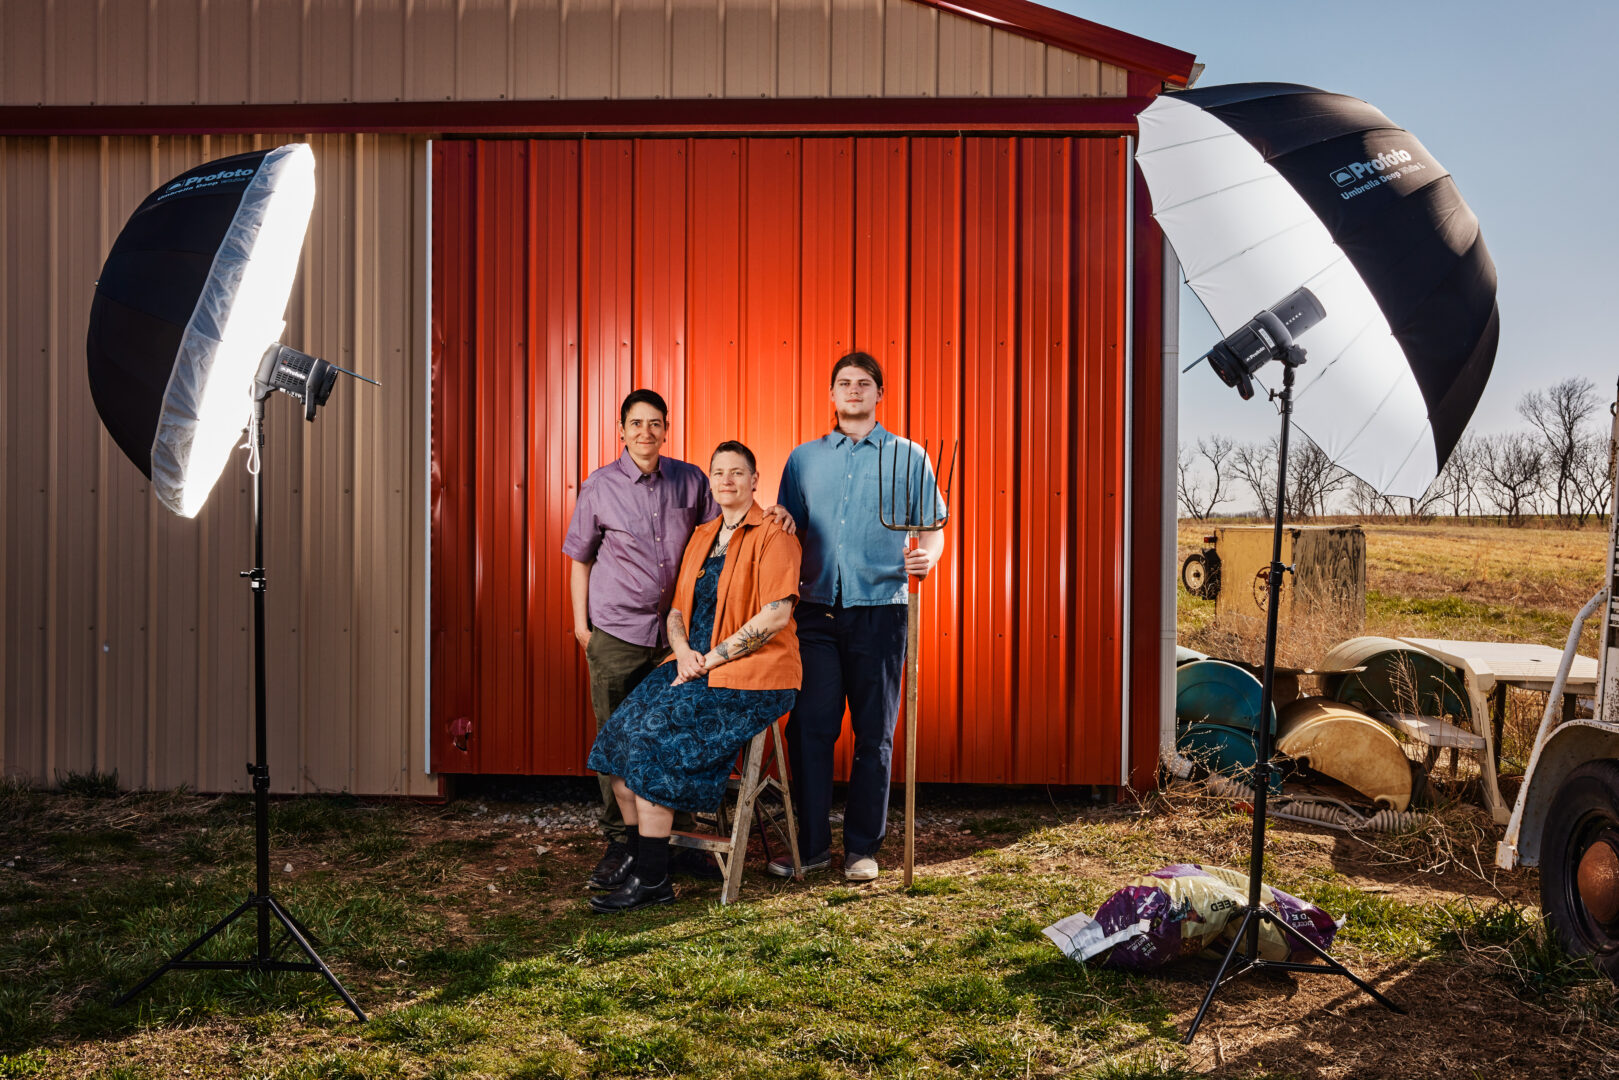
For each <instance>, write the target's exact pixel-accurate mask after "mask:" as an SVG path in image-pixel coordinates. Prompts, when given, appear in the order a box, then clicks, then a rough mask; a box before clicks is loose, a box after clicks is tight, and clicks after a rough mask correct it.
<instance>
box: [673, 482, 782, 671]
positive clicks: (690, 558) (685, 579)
mask: <svg viewBox="0 0 1619 1080" xmlns="http://www.w3.org/2000/svg"><path fill="white" fill-rule="evenodd" d="M724 520H725V519H724V517H723V515H722V516H721V517H717V518H715V519H714V520H713V521H710V522H707V523H705V524H702V525H699V526H697V528H696V530H695V531H693V532H692V534H691V540H690V541H688V542H687V544H686V553H685V555H683V556H682V557H681V560H680V577H679V579H678V580H677V581H676V582H675V602H674V606H675V609H676V610H678V611H679V612H680V613H681V614H683V615H684V616H685V617H686V623H687V625H688V626H689V625H690V624H691V608H692V594H693V592H694V591H695V590H696V588H697V574H698V572H699V571H701V570H702V568H703V561H704V560H705V559H706V558H707V557H708V549H709V548H711V547H713V546H714V537H715V536H716V535H717V534H718V533H719V531H720V526H721V524H723V522H724ZM801 556H802V550H801V549H800V547H799V545H798V538H797V537H796V536H793V535H792V534H791V533H788V532H785V531H783V529H782V527H781V526H780V525H777V524H776V523H775V522H774V521H766V520H765V516H764V511H762V510H760V509H759V504H758V503H754V504H753V506H752V507H750V508H749V510H748V516H747V517H745V518H744V519H743V520H742V524H741V525H739V526H738V527H737V535H736V536H734V537H732V538H731V544H730V546H729V547H728V548H726V550H725V562H724V564H723V566H722V569H721V570H720V586H719V596H718V597H717V598H716V600H715V607H714V640H713V641H712V642H711V643H710V645H711V647H712V645H717V644H719V643H720V642H722V641H724V640H726V639H727V638H729V637H730V636H731V635H732V634H734V633H736V632H737V631H738V630H740V629H741V628H742V624H743V623H745V622H747V621H748V620H749V619H751V618H753V616H754V615H756V614H758V612H759V609H760V608H762V607H764V606H765V605H766V604H768V603H770V602H771V601H772V600H787V601H789V602H791V603H797V601H798V566H799V561H800V558H801ZM803 682H804V668H803V665H802V663H801V662H800V661H799V658H798V627H797V624H796V623H795V622H794V621H793V620H791V619H789V620H788V621H787V625H786V626H784V627H782V628H781V630H780V631H779V632H778V633H777V634H776V636H775V637H773V638H771V639H770V640H769V641H767V642H765V644H764V646H763V647H762V648H760V649H759V651H758V652H751V653H748V654H747V655H746V656H742V657H739V658H737V659H735V660H732V661H730V662H728V663H725V664H721V665H720V666H718V667H716V668H715V669H714V670H713V671H711V672H709V673H708V685H710V686H715V687H725V688H728V689H733V690H797V689H799V688H800V687H801V686H802V685H803Z"/></svg>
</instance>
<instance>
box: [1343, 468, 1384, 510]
mask: <svg viewBox="0 0 1619 1080" xmlns="http://www.w3.org/2000/svg"><path fill="white" fill-rule="evenodd" d="M1345 498H1346V499H1347V500H1348V503H1349V512H1350V513H1351V514H1355V515H1358V516H1360V517H1369V518H1375V517H1387V516H1389V515H1390V514H1393V513H1394V505H1393V503H1391V502H1390V501H1389V497H1388V496H1387V495H1380V494H1378V491H1377V489H1376V488H1374V487H1373V486H1372V485H1370V484H1368V483H1367V482H1366V481H1364V480H1362V479H1361V478H1360V477H1358V476H1356V477H1353V478H1351V479H1350V481H1349V487H1348V489H1347V491H1346V494H1345Z"/></svg>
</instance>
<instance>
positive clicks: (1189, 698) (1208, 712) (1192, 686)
mask: <svg viewBox="0 0 1619 1080" xmlns="http://www.w3.org/2000/svg"><path fill="white" fill-rule="evenodd" d="M1262 693H1263V688H1262V687H1261V686H1260V685H1259V680H1258V679H1256V678H1254V677H1253V675H1252V674H1250V673H1249V672H1248V671H1247V670H1246V669H1244V668H1240V667H1238V666H1237V665H1235V664H1228V663H1226V662H1225V661H1223V660H1193V661H1192V662H1191V663H1188V664H1182V665H1181V666H1180V667H1178V668H1176V669H1175V726H1176V728H1177V729H1180V730H1185V729H1186V728H1187V727H1188V726H1189V725H1191V724H1219V725H1221V726H1224V727H1228V728H1235V729H1236V730H1238V731H1246V732H1248V733H1249V734H1250V735H1254V734H1258V732H1259V705H1260V698H1261V697H1262ZM1270 729H1271V731H1273V732H1274V731H1275V730H1276V708H1275V706H1274V705H1273V706H1271V710H1270ZM1251 756H1252V755H1251V754H1250V757H1251Z"/></svg>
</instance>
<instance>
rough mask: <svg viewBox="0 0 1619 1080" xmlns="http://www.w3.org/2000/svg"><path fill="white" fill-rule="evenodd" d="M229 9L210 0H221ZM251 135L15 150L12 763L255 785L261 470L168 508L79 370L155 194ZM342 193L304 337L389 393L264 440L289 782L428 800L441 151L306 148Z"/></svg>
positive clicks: (297, 317) (312, 240)
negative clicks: (434, 290)
mask: <svg viewBox="0 0 1619 1080" xmlns="http://www.w3.org/2000/svg"><path fill="white" fill-rule="evenodd" d="M210 10H213V9H210ZM294 138H296V137H295V136H286V135H282V136H276V135H266V136H259V137H256V138H235V137H232V138H208V137H199V138H185V139H167V138H164V139H157V138H119V139H113V138H107V139H97V138H77V139H66V138H64V139H0V252H3V254H0V259H3V260H4V262H3V263H0V267H3V271H4V272H3V275H0V327H3V328H4V329H3V330H0V403H3V410H4V411H3V414H0V421H3V424H4V429H3V433H0V440H3V442H0V449H3V452H4V468H3V469H0V510H3V513H4V521H3V524H0V773H4V774H6V775H18V774H21V775H27V776H31V777H34V778H36V779H39V780H43V781H47V782H48V781H51V780H54V779H55V778H56V777H57V776H59V775H61V774H65V773H67V772H69V771H79V772H86V771H89V770H92V769H96V770H102V771H111V770H113V769H116V770H117V771H118V773H119V776H120V778H121V780H122V781H123V782H124V783H125V784H126V785H128V786H132V787H146V788H168V787H174V786H176V785H178V784H188V785H191V786H193V787H197V788H200V789H203V790H217V791H243V790H246V788H247V783H246V780H247V775H246V772H245V770H244V769H243V763H244V762H245V761H246V760H247V759H248V757H249V756H250V748H249V741H250V740H249V737H250V732H251V727H252V716H251V707H252V702H251V696H250V691H251V674H252V663H251V598H250V595H249V593H248V590H247V589H246V587H245V586H244V585H243V583H242V582H241V579H240V578H239V577H238V576H237V575H238V572H239V571H240V570H242V569H244V568H245V567H246V566H247V565H248V562H249V561H250V558H251V539H252V538H251V532H250V517H249V514H250V501H249V495H250V491H249V479H250V478H249V477H248V475H247V473H246V470H245V468H244V467H243V464H242V462H241V461H240V459H238V460H237V461H235V462H233V463H232V464H231V465H230V466H229V467H228V468H227V470H226V472H225V474H224V475H223V476H222V477H221V478H220V481H219V484H218V485H217V486H216V488H215V490H214V493H213V495H212V497H211V498H210V499H209V502H208V504H207V506H206V507H205V508H204V510H203V512H202V513H201V514H200V515H199V516H198V518H197V520H195V521H185V520H183V519H181V518H178V517H175V516H174V515H172V514H169V513H168V512H166V511H163V510H161V509H160V508H159V507H157V506H156V504H155V503H154V502H153V500H152V497H151V494H150V492H149V491H148V483H147V481H146V479H145V478H144V477H142V476H141V475H140V473H139V472H138V471H137V470H136V469H135V468H134V466H133V465H131V464H130V463H129V462H128V461H127V460H126V459H125V458H124V457H123V455H122V454H121V453H120V452H119V451H118V450H117V448H116V447H115V446H114V445H113V443H112V441H111V440H110V439H109V438H108V437H107V435H106V434H105V432H104V431H103V430H102V427H101V424H100V420H99V418H98V417H97V415H96V412H95V407H94V405H93V403H92V402H91V399H90V395H89V387H88V385H87V383H86V380H85V376H84V371H85V361H84V337H85V327H86V325H87V321H88V317H89V306H90V300H91V297H92V293H93V282H94V280H95V277H96V274H97V273H98V271H99V270H100V267H101V263H102V260H103V259H104V257H105V253H106V251H107V249H108V248H109V247H110V246H111V243H112V241H113V239H114V238H115V237H116V236H117V234H118V231H119V230H120V229H121V228H122V226H123V223H124V221H126V220H127V218H128V216H129V214H130V212H131V211H133V209H134V208H135V206H136V205H137V204H138V203H139V202H140V201H141V199H143V198H145V196H146V195H147V194H148V193H149V192H150V191H151V190H152V189H153V188H155V187H156V186H157V185H158V184H159V183H161V182H162V181H163V180H165V179H167V178H169V177H171V176H173V175H175V174H177V173H179V172H182V171H184V170H185V169H187V168H189V167H191V166H192V165H195V164H197V163H199V162H202V161H206V160H209V159H212V158H216V157H222V156H225V155H227V154H231V153H237V152H240V151H242V150H246V149H250V148H252V147H253V146H255V145H276V144H279V143H283V142H288V141H292V140H293V139H294ZM311 142H312V145H313V147H314V149H315V154H316V160H317V176H318V178H319V184H320V194H319V197H318V199H317V202H316V209H315V216H314V220H313V222H312V223H311V226H310V235H309V240H308V242H307V244H306V246H305V257H304V265H303V272H302V274H301V275H300V279H299V283H298V284H297V285H296V286H295V288H294V293H293V298H292V303H291V305H290V306H289V310H288V325H287V333H286V336H285V340H286V341H287V342H288V343H289V344H293V345H296V346H298V347H300V348H303V349H306V350H307V351H309V352H312V353H315V354H316V355H321V356H325V357H326V358H328V359H330V360H332V361H333V362H335V363H339V364H342V365H343V366H345V367H351V368H356V369H358V370H361V371H364V372H366V373H368V374H372V375H374V376H376V377H378V378H380V379H381V380H382V381H383V383H384V386H383V388H382V389H381V390H375V389H372V388H369V387H364V386H359V385H356V384H353V383H349V382H345V383H344V385H343V386H342V387H341V388H340V389H339V390H338V392H337V393H336V394H335V395H334V396H333V399H332V402H331V404H330V405H328V406H327V407H326V409H324V410H323V411H322V413H321V416H320V418H319V421H318V422H317V423H315V424H313V425H308V424H305V423H304V422H303V418H302V413H301V410H300V409H298V408H297V407H296V406H295V405H294V404H293V403H292V402H291V401H290V399H279V400H276V401H275V402H274V403H273V404H272V405H271V407H270V409H269V422H268V424H267V430H266V441H267V449H266V460H265V467H266V469H267V474H266V480H267V484H266V531H265V547H266V568H267V572H268V578H269V588H268V590H267V593H266V599H267V615H268V621H269V629H268V633H267V636H266V641H267V646H268V656H269V666H270V678H269V682H268V694H269V704H270V738H271V754H270V765H271V775H272V778H273V780H274V783H275V790H277V791H312V790H326V791H336V790H348V791H355V792H361V793H367V794H433V793H436V791H437V782H436V780H434V779H433V778H431V777H428V776H426V775H425V774H424V773H423V769H424V762H423V746H422V728H421V725H422V717H423V715H424V710H425V702H424V700H423V686H422V682H423V677H424V676H423V671H424V663H423V659H422V658H423V656H424V649H425V644H424V643H425V631H424V610H423V604H424V595H423V590H422V588H421V583H422V581H423V580H424V560H425V552H424V551H423V544H422V539H421V538H422V537H423V535H424V533H425V528H426V526H425V522H424V520H423V513H424V511H423V507H422V498H421V493H422V491H423V487H424V477H423V465H422V459H423V450H422V446H421V444H420V441H419V439H420V437H421V436H418V435H417V434H416V433H418V432H425V431H426V412H425V402H424V401H423V400H422V396H423V395H422V390H421V386H422V376H421V372H422V371H423V370H424V365H425V355H424V354H425V332H424V330H423V321H424V318H425V312H424V311H423V310H422V306H421V304H422V300H421V299H420V298H422V297H424V296H425V295H426V277H425V275H426V269H425V267H426V258H427V251H426V238H425V234H424V233H423V232H422V231H421V227H422V226H423V225H425V222H426V202H425V194H424V192H423V190H422V187H423V184H424V178H425V175H426V174H425V169H426V157H425V144H424V143H422V142H421V141H420V140H413V139H409V138H406V137H403V136H386V137H371V136H322V137H317V138H315V139H313V140H311Z"/></svg>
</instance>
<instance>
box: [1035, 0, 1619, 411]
mask: <svg viewBox="0 0 1619 1080" xmlns="http://www.w3.org/2000/svg"><path fill="white" fill-rule="evenodd" d="M1045 2H1047V3H1048V5H1049V6H1051V7H1056V8H1059V9H1061V10H1064V11H1069V12H1072V13H1073V14H1075V15H1080V16H1082V17H1084V18H1087V19H1091V20H1093V21H1095V22H1099V23H1103V24H1105V25H1107V26H1112V27H1115V28H1117V29H1119V30H1125V31H1128V32H1129V33H1132V34H1137V35H1140V36H1141V37H1145V38H1150V39H1152V40H1154V41H1159V42H1162V43H1164V44H1166V45H1173V46H1175V47H1176V48H1178V49H1184V50H1185V51H1187V52H1190V53H1194V54H1196V56H1197V58H1198V60H1199V61H1200V62H1201V63H1203V64H1204V65H1205V67H1206V70H1205V71H1204V73H1203V75H1202V77H1201V79H1200V80H1199V82H1198V85H1199V86H1209V85H1214V84H1217V83H1232V82H1252V81H1260V80H1276V81H1281V82H1298V83H1306V84H1309V85H1312V86H1318V87H1320V88H1322V89H1324V90H1332V91H1335V92H1338V93H1343V94H1352V95H1354V96H1355V97H1359V98H1364V99H1365V100H1367V101H1369V102H1371V103H1372V104H1373V105H1376V106H1377V107H1378V108H1379V109H1381V110H1382V111H1383V112H1384V113H1385V114H1387V115H1388V117H1389V118H1390V119H1392V120H1393V121H1394V122H1395V123H1397V124H1399V125H1400V126H1402V127H1404V128H1406V129H1408V130H1409V131H1411V132H1412V133H1413V134H1414V135H1416V137H1417V138H1418V139H1420V140H1422V143H1423V145H1425V146H1426V147H1427V148H1428V149H1429V150H1430V151H1431V152H1432V153H1433V155H1434V156H1435V157H1436V158H1438V160H1439V162H1440V163H1441V164H1443V165H1444V166H1445V167H1446V168H1447V169H1449V170H1450V172H1451V174H1452V176H1453V177H1454V178H1455V180H1456V183H1457V185H1458V187H1459V188H1460V190H1461V193H1462V197H1463V198H1465V199H1466V200H1467V201H1468V204H1469V205H1470V206H1472V208H1473V211H1474V212H1475V213H1476V214H1477V215H1478V218H1479V222H1480V225H1481V227H1482V228H1483V231H1484V239H1485V242H1486V243H1487V244H1488V245H1489V248H1490V254H1491V256H1492V257H1493V258H1494V260H1495V266H1496V272H1497V274H1498V275H1499V278H1500V286H1499V290H1498V294H1497V295H1498V301H1499V304H1500V308H1501V344H1500V348H1499V350H1498V351H1497V353H1496V360H1495V370H1494V373H1493V374H1492V376H1491V379H1490V384H1489V386H1488V387H1487V388H1486V390H1485V392H1484V397H1483V399H1482V400H1481V401H1480V402H1479V406H1478V410H1477V412H1475V413H1474V416H1473V423H1472V426H1471V429H1470V430H1472V431H1476V432H1494V431H1503V430H1508V429H1512V428H1516V427H1519V426H1520V423H1521V422H1520V421H1519V419H1518V417H1517V415H1516V412H1515V406H1516V404H1517V401H1518V399H1519V397H1521V396H1522V395H1523V394H1524V393H1525V392H1526V391H1528V390H1531V389H1535V388H1537V387H1542V386H1547V385H1550V384H1551V383H1553V382H1556V381H1558V380H1560V379H1565V378H1568V377H1570V376H1573V375H1583V376H1585V377H1587V378H1589V379H1591V381H1592V382H1594V383H1596V384H1597V388H1598V392H1599V393H1600V394H1601V395H1602V396H1603V399H1604V400H1611V399H1612V395H1613V393H1614V388H1615V381H1616V379H1619V350H1616V349H1615V348H1614V346H1613V344H1612V341H1613V331H1612V328H1611V327H1610V326H1609V325H1608V323H1607V319H1608V318H1610V317H1611V314H1610V313H1612V312H1614V311H1616V310H1619V271H1616V270H1615V268H1614V249H1615V245H1616V241H1619V211H1616V209H1615V200H1614V197H1613V189H1614V188H1615V187H1616V186H1619V123H1616V121H1615V119H1614V109H1613V106H1614V104H1615V99H1616V98H1619V93H1616V91H1615V89H1614V74H1613V70H1612V68H1613V65H1614V60H1613V59H1612V56H1613V43H1614V42H1615V40H1619V4H1616V3H1612V2H1610V0H1591V2H1588V3H1583V4H1581V3H1571V2H1567V0H1554V2H1549V3H1538V4H1526V3H1504V2H1491V0H1481V2H1477V3H1463V2H1458V0H1404V2H1390V0H1370V2H1368V0H1357V2H1356V3H1330V4H1329V3H1320V2H1314V0H1303V2H1299V0H1294V2H1291V3H1282V2H1279V0H1240V2H1238V0H1226V2H1213V0H1200V2H1196V3H1194V2H1190V0H1066V2H1065V0H1045ZM1218 340H1219V334H1218V332H1217V331H1216V330H1215V328H1214V324H1213V323H1212V322H1211V321H1209V318H1208V316H1207V315H1205V314H1204V312H1203V309H1202V308H1201V307H1200V306H1199V305H1198V303H1197V299H1196V298H1195V297H1194V296H1193V295H1192V294H1191V293H1190V292H1189V291H1187V290H1186V289H1185V288H1184V287H1183V288H1182V289H1181V342H1180V346H1181V353H1182V356H1183V357H1184V358H1185V359H1184V360H1183V362H1182V363H1183V366H1184V364H1185V363H1188V362H1190V361H1191V360H1192V359H1194V358H1196V357H1197V356H1199V355H1200V354H1201V353H1203V352H1204V351H1206V350H1207V349H1208V347H1209V346H1210V345H1212V344H1214V343H1215V342H1216V341H1218ZM1180 406H1181V408H1180V423H1181V438H1182V441H1183V442H1186V443H1191V442H1193V441H1195V440H1196V438H1197V436H1199V435H1206V434H1209V433H1211V432H1216V431H1218V432H1222V433H1225V434H1228V435H1231V436H1233V437H1235V438H1237V439H1239V440H1243V441H1256V440H1262V439H1265V438H1268V437H1269V436H1270V435H1271V434H1274V433H1275V430H1276V418H1275V412H1274V410H1273V409H1272V407H1271V406H1270V405H1269V404H1267V403H1265V402H1263V401H1262V399H1261V398H1260V397H1259V396H1257V395H1256V397H1255V398H1254V400H1252V401H1248V402H1244V401H1242V400H1241V399H1239V398H1238V397H1237V396H1236V394H1235V393H1234V392H1233V391H1230V390H1227V389H1226V388H1225V386H1224V385H1223V384H1221V383H1220V382H1219V380H1218V379H1216V378H1215V377H1214V375H1213V374H1212V373H1210V372H1209V370H1208V366H1207V365H1199V366H1198V367H1196V368H1194V369H1193V370H1192V371H1191V372H1189V373H1187V374H1186V375H1184V376H1182V379H1181V388H1180Z"/></svg>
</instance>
